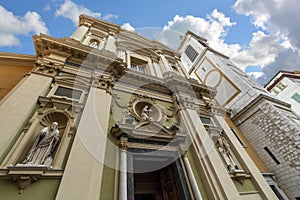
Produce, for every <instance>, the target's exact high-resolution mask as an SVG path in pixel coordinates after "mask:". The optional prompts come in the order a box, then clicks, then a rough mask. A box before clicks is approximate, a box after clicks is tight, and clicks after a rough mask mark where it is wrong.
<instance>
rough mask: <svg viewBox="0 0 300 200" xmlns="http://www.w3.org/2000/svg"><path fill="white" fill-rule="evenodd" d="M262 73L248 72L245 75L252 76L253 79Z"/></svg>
mask: <svg viewBox="0 0 300 200" xmlns="http://www.w3.org/2000/svg"><path fill="white" fill-rule="evenodd" d="M263 74H264V73H263V72H248V73H247V75H248V76H250V77H252V78H254V79H258V78H259V77H261V76H262V75H263Z"/></svg>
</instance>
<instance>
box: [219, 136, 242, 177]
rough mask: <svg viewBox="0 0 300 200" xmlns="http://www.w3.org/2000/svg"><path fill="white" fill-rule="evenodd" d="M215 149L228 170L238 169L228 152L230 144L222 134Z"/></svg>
mask: <svg viewBox="0 0 300 200" xmlns="http://www.w3.org/2000/svg"><path fill="white" fill-rule="evenodd" d="M217 146H218V147H217V149H218V151H219V152H220V154H221V155H222V157H223V159H224V161H225V163H226V165H227V169H228V170H229V171H230V172H233V171H234V170H236V169H238V166H237V164H236V163H235V161H234V159H233V157H232V155H231V153H230V145H229V143H228V142H227V140H226V139H225V138H224V137H223V136H219V138H218V140H217Z"/></svg>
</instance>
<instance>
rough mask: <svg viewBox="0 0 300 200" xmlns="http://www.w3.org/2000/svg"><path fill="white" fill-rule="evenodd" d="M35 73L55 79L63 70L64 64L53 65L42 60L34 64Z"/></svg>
mask: <svg viewBox="0 0 300 200" xmlns="http://www.w3.org/2000/svg"><path fill="white" fill-rule="evenodd" d="M34 66H35V67H34V68H33V70H32V71H33V72H34V73H37V74H41V75H46V76H50V77H54V76H55V75H56V74H57V73H58V72H59V71H61V69H62V68H63V65H62V64H58V63H52V62H49V61H44V60H42V59H39V60H37V61H36V62H35V63H34Z"/></svg>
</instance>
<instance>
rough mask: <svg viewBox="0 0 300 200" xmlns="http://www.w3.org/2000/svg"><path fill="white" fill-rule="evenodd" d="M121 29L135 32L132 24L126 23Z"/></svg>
mask: <svg viewBox="0 0 300 200" xmlns="http://www.w3.org/2000/svg"><path fill="white" fill-rule="evenodd" d="M121 28H124V29H126V30H128V31H135V28H134V27H133V26H131V24H130V23H124V24H123V25H122V26H121Z"/></svg>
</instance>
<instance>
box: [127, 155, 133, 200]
mask: <svg viewBox="0 0 300 200" xmlns="http://www.w3.org/2000/svg"><path fill="white" fill-rule="evenodd" d="M127 199H128V200H134V173H133V155H132V153H127Z"/></svg>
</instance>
